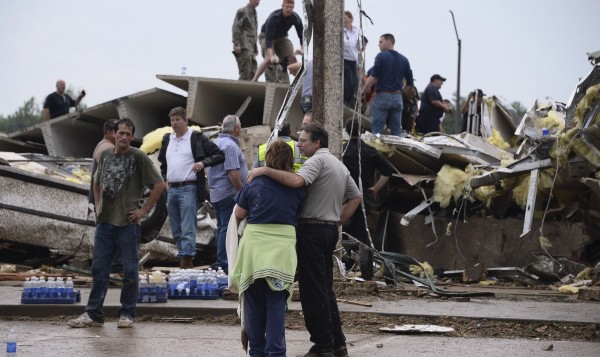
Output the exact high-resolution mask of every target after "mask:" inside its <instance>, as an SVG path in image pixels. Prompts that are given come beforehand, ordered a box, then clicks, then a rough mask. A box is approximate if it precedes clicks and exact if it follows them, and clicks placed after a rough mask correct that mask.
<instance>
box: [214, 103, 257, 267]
mask: <svg viewBox="0 0 600 357" xmlns="http://www.w3.org/2000/svg"><path fill="white" fill-rule="evenodd" d="M241 131H242V124H241V123H240V118H238V117H237V116H235V115H228V116H226V117H225V119H223V128H222V130H221V134H219V137H218V138H217V140H215V144H216V145H217V146H218V147H219V149H221V151H222V152H223V154H224V156H225V161H224V162H222V163H220V164H218V165H215V166H213V167H209V168H208V185H209V187H210V202H211V203H212V206H213V208H214V209H215V215H216V216H217V237H216V238H217V260H216V262H215V263H214V264H213V267H214V268H215V269H216V268H218V267H221V268H223V270H224V271H225V272H228V269H229V267H228V264H227V250H226V246H225V242H226V237H227V226H228V225H229V218H230V217H231V214H232V213H233V207H234V206H235V200H234V197H235V195H236V194H237V193H238V192H239V191H240V190H241V189H242V186H243V183H244V182H246V177H247V176H248V167H247V166H246V159H245V158H244V154H243V153H242V149H240V142H239V139H238V137H239V136H240V132H241Z"/></svg>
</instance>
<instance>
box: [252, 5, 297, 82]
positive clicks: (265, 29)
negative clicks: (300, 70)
mask: <svg viewBox="0 0 600 357" xmlns="http://www.w3.org/2000/svg"><path fill="white" fill-rule="evenodd" d="M292 26H294V27H295V28H296V33H297V34H298V38H299V39H300V46H301V47H300V48H301V49H300V51H301V52H302V53H303V50H302V29H303V25H302V20H301V19H300V16H299V15H298V14H297V13H296V12H294V0H283V4H282V6H281V9H280V10H275V11H273V12H272V13H271V15H269V17H268V18H267V21H266V22H265V23H264V24H263V25H262V27H261V30H260V31H261V34H260V35H259V37H258V40H259V42H260V45H261V47H262V51H263V57H264V58H265V59H264V60H263V61H262V62H261V63H260V64H259V65H258V69H257V70H256V74H255V75H254V78H253V79H252V80H253V81H256V80H258V78H259V77H260V76H261V75H262V74H263V72H265V69H266V68H267V66H268V65H269V64H277V63H279V64H280V65H281V69H282V70H283V72H284V75H283V76H279V77H281V78H279V77H277V78H273V76H266V77H267V78H266V79H267V82H281V83H286V84H289V83H290V78H289V76H288V73H287V66H288V65H290V64H293V63H296V62H297V60H296V57H295V56H294V46H293V45H292V42H291V41H290V40H289V39H288V31H289V30H290V28H291V27H292Z"/></svg>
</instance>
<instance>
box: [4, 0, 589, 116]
mask: <svg viewBox="0 0 600 357" xmlns="http://www.w3.org/2000/svg"><path fill="white" fill-rule="evenodd" d="M246 3H247V1H245V0H239V1H237V0H235V1H234V0H213V1H206V0H187V1H184V0H169V1H167V0H119V1H117V0H103V1H91V0H52V1H50V0H0V48H1V50H0V53H1V55H0V74H1V78H2V83H3V85H2V86H1V87H0V98H1V99H0V114H3V115H7V114H12V113H13V112H15V111H16V110H17V108H18V107H19V106H21V105H22V104H23V103H24V101H25V100H27V99H29V98H30V97H31V96H34V97H35V98H36V100H37V102H38V103H39V104H40V106H41V104H42V103H43V101H44V98H45V96H46V95H48V94H49V93H51V92H53V91H54V90H55V83H56V80H57V79H59V78H61V79H64V80H65V81H66V82H67V85H73V86H74V87H76V88H84V89H85V90H86V91H87V94H88V95H87V97H86V98H85V99H84V103H85V104H87V105H88V106H93V105H97V104H100V103H103V102H106V101H110V100H112V99H115V98H118V97H121V96H125V95H128V94H133V93H136V92H139V91H143V90H147V89H150V88H154V87H159V88H164V89H167V90H171V91H173V92H176V93H181V94H184V93H182V92H181V91H179V90H177V89H176V88H175V87H173V86H171V85H169V84H167V83H165V82H162V81H160V80H158V79H157V78H156V74H181V68H182V67H183V66H185V67H187V74H188V75H192V76H200V77H216V78H226V79H237V75H238V74H237V66H236V63H235V60H234V57H233V55H232V54H231V49H232V48H231V47H232V46H231V24H232V21H233V17H234V15H235V11H236V10H237V8H239V7H241V6H244V5H245V4H246ZM345 4H346V9H347V10H349V11H351V12H352V13H354V14H355V18H354V25H356V26H357V27H358V26H359V19H358V6H357V1H351V0H346V2H345ZM280 7H281V0H261V3H260V6H259V7H258V21H259V26H261V25H262V23H263V22H264V21H265V20H266V18H267V17H268V15H269V13H271V12H272V11H273V10H276V9H278V8H280ZM362 7H363V10H364V11H365V12H366V13H367V14H368V15H369V16H370V17H371V19H372V20H373V22H374V24H373V25H371V24H370V23H369V22H368V21H364V22H363V29H364V33H365V36H367V38H368V39H369V40H370V44H369V46H368V47H367V52H366V66H367V68H369V67H371V66H372V65H373V60H374V57H375V55H376V54H377V52H378V48H377V45H376V44H377V40H378V38H379V36H380V35H381V34H383V33H388V32H389V33H392V34H394V35H395V37H396V50H397V51H399V52H400V53H402V54H404V55H405V56H406V57H408V59H409V60H410V63H411V66H412V69H413V74H414V77H415V79H416V80H417V81H416V85H417V87H418V88H419V89H420V90H423V89H424V87H425V86H426V85H427V83H428V82H429V77H430V76H431V75H432V74H434V73H439V74H441V75H442V76H444V77H446V78H447V79H448V80H447V81H446V83H445V84H444V86H443V88H442V90H441V92H442V96H444V98H448V97H450V96H452V93H453V92H455V91H456V84H457V41H456V35H455V32H454V27H453V25H452V18H451V15H450V12H449V10H453V11H454V15H455V17H456V23H457V27H458V33H459V36H460V38H461V39H462V76H461V77H462V78H461V93H462V94H463V95H464V94H465V93H467V92H468V91H470V90H472V89H475V88H478V87H480V88H482V89H483V90H484V91H485V93H486V94H488V95H492V94H493V95H499V96H502V97H504V98H506V99H507V100H508V101H510V102H512V101H520V102H521V103H523V104H524V105H525V106H527V107H529V106H531V105H532V104H533V103H534V101H535V99H536V98H545V97H552V98H554V99H556V100H558V101H563V102H566V101H567V100H568V98H569V96H570V94H571V92H572V90H573V89H574V88H575V86H576V85H577V83H578V80H579V79H580V78H581V77H584V76H585V75H586V74H587V73H588V72H589V70H590V69H591V65H590V64H589V63H588V61H587V56H586V53H587V52H594V51H598V50H600V36H599V35H598V25H597V23H598V14H600V1H598V0H486V1H483V0H478V1H476V0H417V1H414V0H413V1H405V0H362ZM295 10H296V12H298V13H300V14H302V7H301V2H300V0H297V2H296V9H295ZM290 38H291V39H292V42H293V43H294V45H295V46H298V39H297V37H296V34H295V31H290ZM260 60H261V58H260V55H259V61H260ZM261 80H264V76H263V77H262V78H261Z"/></svg>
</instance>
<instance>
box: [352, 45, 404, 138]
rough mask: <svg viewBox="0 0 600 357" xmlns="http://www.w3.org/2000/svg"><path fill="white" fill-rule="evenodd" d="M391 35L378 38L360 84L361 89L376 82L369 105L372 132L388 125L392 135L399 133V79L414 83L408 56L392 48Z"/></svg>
mask: <svg viewBox="0 0 600 357" xmlns="http://www.w3.org/2000/svg"><path fill="white" fill-rule="evenodd" d="M395 42H396V40H395V39H394V36H393V35H391V34H389V33H386V34H384V35H382V36H381V37H380V38H379V50H380V51H381V52H380V53H379V54H377V57H375V65H374V66H373V68H371V70H370V74H369V78H368V79H367V81H366V82H365V85H364V87H363V93H369V90H370V89H371V87H372V86H373V85H375V92H376V93H377V95H376V97H375V101H374V103H373V106H372V111H373V128H372V129H373V133H374V134H381V133H383V129H384V128H385V127H386V126H387V127H388V129H390V131H391V134H392V135H397V136H400V134H401V133H402V108H403V106H404V104H403V101H402V81H403V80H406V87H411V86H412V85H413V75H412V70H411V69H410V63H409V62H408V59H407V58H406V57H404V56H403V55H401V54H400V53H398V52H396V51H395V50H394V43H395Z"/></svg>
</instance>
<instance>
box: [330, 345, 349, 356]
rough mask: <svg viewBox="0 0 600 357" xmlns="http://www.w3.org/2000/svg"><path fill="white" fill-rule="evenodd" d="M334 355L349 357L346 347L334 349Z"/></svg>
mask: <svg viewBox="0 0 600 357" xmlns="http://www.w3.org/2000/svg"><path fill="white" fill-rule="evenodd" d="M333 355H334V356H335V357H349V356H348V349H347V348H346V346H340V347H337V348H334V349H333Z"/></svg>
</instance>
